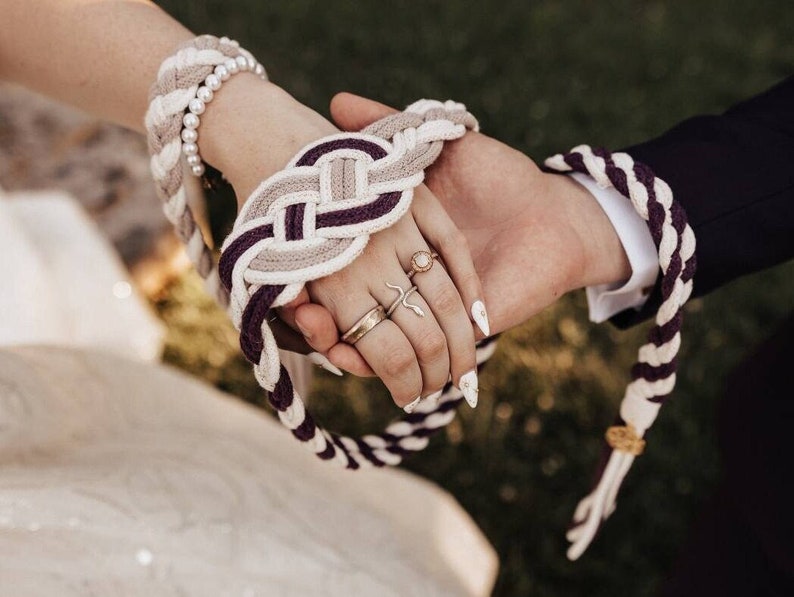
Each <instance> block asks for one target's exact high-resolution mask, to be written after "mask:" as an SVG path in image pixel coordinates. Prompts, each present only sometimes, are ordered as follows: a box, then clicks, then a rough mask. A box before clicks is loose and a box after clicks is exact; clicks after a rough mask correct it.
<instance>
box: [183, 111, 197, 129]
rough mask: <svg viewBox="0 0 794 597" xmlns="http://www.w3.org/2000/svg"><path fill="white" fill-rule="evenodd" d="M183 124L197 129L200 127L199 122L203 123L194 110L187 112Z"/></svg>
mask: <svg viewBox="0 0 794 597" xmlns="http://www.w3.org/2000/svg"><path fill="white" fill-rule="evenodd" d="M182 124H184V125H185V127H186V128H189V129H197V128H198V127H199V124H201V120H199V117H198V116H196V115H195V114H193V113H192V112H189V113H188V114H185V116H184V117H183V118H182Z"/></svg>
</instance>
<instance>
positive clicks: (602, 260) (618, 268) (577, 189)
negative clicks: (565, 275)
mask: <svg viewBox="0 0 794 597" xmlns="http://www.w3.org/2000/svg"><path fill="white" fill-rule="evenodd" d="M545 176H548V177H549V180H548V185H549V191H550V192H551V193H552V196H553V197H555V198H556V199H555V200H558V201H560V202H562V203H563V205H564V209H565V211H566V213H567V215H568V218H569V220H570V223H571V226H572V228H573V231H574V235H575V237H576V242H577V243H578V245H579V247H578V251H576V252H577V253H578V254H579V257H578V258H576V259H575V263H573V264H572V267H571V272H570V278H571V280H570V283H569V287H570V290H574V289H578V288H584V287H586V286H595V285H599V284H615V283H619V282H621V281H624V280H627V279H628V278H629V277H630V276H631V265H630V263H629V259H628V257H627V255H626V251H625V250H624V248H623V244H622V243H621V241H620V238H619V237H618V235H617V233H616V232H615V228H614V227H613V226H612V223H611V222H610V220H609V218H608V217H607V216H606V214H605V213H604V211H603V210H602V209H601V207H600V206H599V204H598V203H597V202H596V201H595V200H594V199H593V196H592V195H591V194H590V192H589V191H588V190H587V189H585V188H584V187H583V186H582V185H581V184H579V183H578V182H576V181H575V180H573V179H572V178H571V177H569V176H560V175H557V174H546V175H545Z"/></svg>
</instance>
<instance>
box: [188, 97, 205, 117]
mask: <svg viewBox="0 0 794 597" xmlns="http://www.w3.org/2000/svg"><path fill="white" fill-rule="evenodd" d="M187 107H188V110H190V111H191V112H193V114H196V115H199V114H204V102H202V101H201V100H200V99H199V98H197V97H194V98H193V99H192V100H190V102H188V105H187Z"/></svg>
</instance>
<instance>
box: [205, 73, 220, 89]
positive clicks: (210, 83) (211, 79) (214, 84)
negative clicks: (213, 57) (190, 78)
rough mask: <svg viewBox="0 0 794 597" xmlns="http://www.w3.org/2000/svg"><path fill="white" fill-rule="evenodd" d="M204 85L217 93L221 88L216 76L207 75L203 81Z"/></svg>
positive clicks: (218, 78)
mask: <svg viewBox="0 0 794 597" xmlns="http://www.w3.org/2000/svg"><path fill="white" fill-rule="evenodd" d="M204 84H205V85H206V86H207V87H208V88H209V89H210V90H212V91H218V89H220V88H221V79H220V77H218V75H207V78H206V79H204Z"/></svg>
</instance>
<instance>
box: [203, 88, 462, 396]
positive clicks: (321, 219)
mask: <svg viewBox="0 0 794 597" xmlns="http://www.w3.org/2000/svg"><path fill="white" fill-rule="evenodd" d="M476 127H477V122H476V120H475V119H474V117H473V116H471V115H470V114H469V113H468V112H467V111H466V109H465V107H464V106H462V105H460V104H456V103H455V102H446V103H441V102H437V101H431V100H421V101H419V102H416V103H414V104H413V105H411V106H409V107H408V108H407V110H406V111H405V112H402V113H399V114H395V115H394V116H391V117H388V118H386V119H384V120H382V121H379V122H377V123H375V124H374V125H373V126H371V127H370V128H368V129H365V130H364V131H363V132H362V133H342V134H338V135H333V136H330V137H325V138H323V139H320V140H319V141H316V142H314V143H311V144H310V145H308V146H306V147H305V148H303V149H302V150H301V151H300V152H299V153H298V154H297V155H296V156H295V157H294V158H293V159H292V160H291V161H290V162H289V164H287V167H286V168H285V169H284V170H282V171H281V172H279V173H277V174H275V175H274V176H272V177H270V178H269V179H267V180H266V181H264V182H263V183H262V184H261V185H260V186H259V187H258V188H257V189H256V190H255V191H254V193H253V194H252V195H251V196H250V197H249V198H248V200H247V201H246V203H245V205H244V206H243V208H242V209H241V211H240V214H239V215H238V217H237V221H236V222H235V225H234V229H233V231H232V233H231V234H230V235H229V237H228V238H227V239H226V242H225V243H224V244H223V247H222V249H221V259H220V263H219V273H220V277H221V282H222V283H223V285H224V287H225V288H226V289H227V290H228V291H229V293H230V305H229V308H230V312H231V315H232V320H233V322H234V324H235V326H237V327H238V329H240V331H241V346H242V348H243V352H244V353H245V355H246V357H247V358H248V359H249V360H250V361H251V362H253V363H254V364H255V365H259V366H260V371H259V372H258V376H259V377H260V379H262V380H267V381H266V386H265V387H266V388H268V389H270V388H272V387H274V386H275V384H276V382H277V380H278V377H279V366H278V363H277V362H276V361H272V360H270V359H269V357H268V355H263V352H268V351H271V350H273V347H274V346H275V341H274V340H273V338H272V337H271V336H272V334H271V333H270V330H269V328H268V326H266V325H264V326H263V322H265V321H266V319H267V317H268V313H269V312H270V310H271V309H274V308H276V307H279V306H282V305H284V304H287V303H288V302H289V301H291V300H292V299H293V298H294V297H295V296H297V294H298V293H299V292H300V290H301V289H302V288H303V285H304V284H306V283H307V282H310V281H312V280H316V279H318V278H322V277H324V276H328V275H331V274H333V273H334V272H337V271H339V270H340V269H342V268H344V267H346V266H347V265H349V264H350V263H351V262H352V261H353V260H355V258H356V257H357V256H358V255H359V254H360V253H361V252H362V251H363V250H364V247H365V246H366V245H367V242H368V240H369V237H370V235H372V234H374V233H375V232H378V231H380V230H383V229H385V228H388V227H389V226H392V225H393V224H394V223H395V222H397V220H399V219H400V218H401V217H403V216H404V215H405V214H406V212H407V211H408V209H409V207H410V205H411V200H412V198H413V190H414V188H415V187H416V186H418V185H419V184H421V183H422V181H423V180H424V170H425V168H427V167H428V166H430V165H431V164H432V163H433V162H434V161H435V159H436V158H437V157H438V155H439V153H440V152H441V149H442V146H443V142H444V141H445V140H450V139H457V138H459V137H461V136H463V135H464V134H465V133H466V130H467V129H474V128H476Z"/></svg>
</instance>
